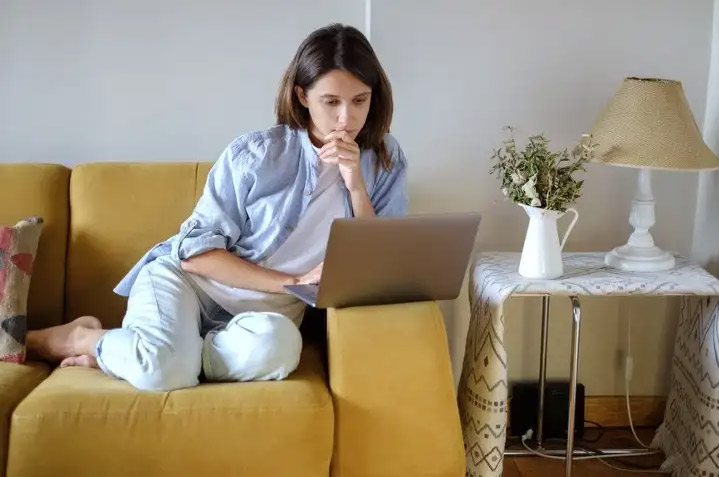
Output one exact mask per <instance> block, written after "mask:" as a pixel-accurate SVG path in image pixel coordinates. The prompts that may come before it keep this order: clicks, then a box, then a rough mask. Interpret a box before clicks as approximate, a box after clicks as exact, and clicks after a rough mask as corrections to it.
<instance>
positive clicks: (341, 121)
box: [337, 107, 349, 129]
mask: <svg viewBox="0 0 719 477" xmlns="http://www.w3.org/2000/svg"><path fill="white" fill-rule="evenodd" d="M348 119H349V111H347V108H346V107H345V108H341V109H340V111H339V114H338V115H337V127H338V129H341V128H343V127H347V122H348Z"/></svg>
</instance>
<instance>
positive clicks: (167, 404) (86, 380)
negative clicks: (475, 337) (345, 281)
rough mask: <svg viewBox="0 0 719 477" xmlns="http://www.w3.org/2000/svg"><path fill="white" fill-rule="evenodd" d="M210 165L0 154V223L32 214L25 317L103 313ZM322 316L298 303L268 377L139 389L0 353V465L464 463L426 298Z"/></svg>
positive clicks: (446, 467) (36, 321)
mask: <svg viewBox="0 0 719 477" xmlns="http://www.w3.org/2000/svg"><path fill="white" fill-rule="evenodd" d="M210 166H211V164H209V163H93V164H84V165H80V166H77V167H75V168H74V169H72V170H70V169H68V168H65V167H63V166H60V165H50V164H1V165H0V224H14V223H15V222H16V221H17V220H18V219H20V218H22V217H26V216H30V215H40V216H42V217H44V219H45V228H44V231H43V235H42V238H41V241H40V248H39V252H38V256H37V261H36V265H35V272H34V276H33V279H32V283H31V290H30V298H29V304H28V316H29V325H30V328H31V329H35V328H40V327H45V326H50V325H55V324H60V323H62V322H65V321H68V320H71V319H73V318H75V317H77V316H79V315H85V314H90V315H95V316H97V317H99V318H100V319H101V320H102V322H103V324H104V325H105V327H116V326H119V325H120V323H121V321H122V316H123V312H124V307H125V299H124V298H122V297H119V296H117V295H114V294H113V293H112V288H113V287H114V285H115V284H116V283H117V282H118V280H119V279H120V278H121V277H122V276H123V274H124V273H125V272H126V271H127V270H128V269H129V268H130V266H131V265H132V264H134V263H135V261H136V260H137V259H138V258H139V257H140V256H141V255H142V253H143V252H144V251H146V250H147V249H148V248H149V247H150V246H151V245H153V244H154V243H156V242H158V241H160V240H162V239H164V238H166V237H168V236H170V235H172V234H174V233H175V232H176V231H177V230H178V227H179V224H180V223H181V222H182V220H184V219H185V218H186V217H187V216H188V215H189V214H190V212H191V211H192V208H193V206H194V204H195V202H196V200H197V199H198V197H199V194H200V193H201V191H202V187H203V185H204V181H205V177H206V175H207V172H208V171H209V168H210ZM324 320H325V316H324V315H321V314H312V315H308V316H306V318H305V324H304V325H303V334H304V336H305V346H304V350H303V354H302V359H301V362H300V365H299V368H298V369H297V371H295V372H294V373H293V374H292V375H291V376H290V377H289V378H288V379H287V380H285V381H281V382H253V383H243V384H238V383H212V384H201V385H200V386H198V387H196V388H192V389H183V390H179V391H173V392H165V393H160V392H158V393H152V392H141V391H137V390H135V389H133V388H132V387H131V386H130V385H128V384H127V383H125V382H123V381H119V380H115V379H113V378H110V377H107V376H105V375H103V374H102V373H101V372H100V371H98V370H94V369H83V368H64V369H59V368H57V369H51V367H49V366H47V365H45V364H43V363H33V362H29V363H27V364H25V365H18V364H11V363H0V474H5V475H7V477H21V476H64V475H68V476H70V475H71V476H73V477H80V476H133V477H139V476H144V475H147V476H185V475H188V476H190V475H198V476H205V475H212V476H215V475H218V476H219V475H221V476H230V475H241V476H327V475H332V476H403V477H405V476H430V475H431V476H461V475H464V452H463V445H462V436H461V431H460V424H459V416H458V412H457V408H456V405H455V402H456V401H455V394H454V389H453V381H452V376H451V370H450V363H449V358H448V356H449V354H448V349H447V340H446V336H445V331H444V326H443V322H442V318H441V315H440V312H439V310H438V308H437V305H436V304H435V303H429V302H428V303H412V304H399V305H389V306H375V307H358V308H348V309H341V310H335V309H331V310H328V312H327V314H326V323H325V321H324ZM305 328H307V329H305ZM308 330H309V331H308ZM312 330H314V331H315V332H314V333H313V332H312ZM317 330H320V331H321V332H320V333H319V335H320V339H318V338H317V335H318V333H317Z"/></svg>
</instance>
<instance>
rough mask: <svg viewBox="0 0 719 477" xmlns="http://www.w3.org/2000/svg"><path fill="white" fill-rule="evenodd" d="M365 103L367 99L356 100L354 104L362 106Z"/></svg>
mask: <svg viewBox="0 0 719 477" xmlns="http://www.w3.org/2000/svg"><path fill="white" fill-rule="evenodd" d="M365 101H367V98H358V99H355V104H362V103H364V102H365Z"/></svg>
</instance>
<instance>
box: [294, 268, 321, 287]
mask: <svg viewBox="0 0 719 477" xmlns="http://www.w3.org/2000/svg"><path fill="white" fill-rule="evenodd" d="M322 265H324V262H320V264H319V265H317V266H316V267H315V268H313V269H312V270H310V271H309V272H307V273H305V274H304V275H301V276H299V277H297V284H298V285H315V284H317V283H319V282H320V277H322Z"/></svg>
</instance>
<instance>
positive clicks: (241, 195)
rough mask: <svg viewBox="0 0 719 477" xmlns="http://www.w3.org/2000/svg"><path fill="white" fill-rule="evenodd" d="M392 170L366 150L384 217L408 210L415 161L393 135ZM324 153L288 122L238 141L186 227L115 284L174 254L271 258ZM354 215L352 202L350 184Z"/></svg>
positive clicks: (365, 164)
mask: <svg viewBox="0 0 719 477" xmlns="http://www.w3.org/2000/svg"><path fill="white" fill-rule="evenodd" d="M385 145H386V147H387V150H388V151H389V153H390V157H391V159H392V164H393V167H392V170H391V171H387V170H385V169H384V168H383V167H382V166H381V165H378V164H377V155H376V154H375V152H374V151H373V150H371V149H369V150H363V151H362V152H361V154H360V159H361V163H362V175H363V177H364V182H365V184H366V187H367V193H368V195H369V198H370V201H371V202H372V205H373V206H374V209H375V213H376V214H377V215H384V216H387V215H404V214H406V213H407V192H406V171H407V161H406V159H405V157H404V153H403V152H402V149H400V147H399V144H398V143H397V140H395V139H394V138H393V137H392V136H391V135H389V134H387V136H385ZM318 172H319V159H318V158H317V154H316V153H315V151H314V149H313V148H312V143H311V142H310V139H309V136H308V134H307V131H306V130H304V129H291V128H289V127H287V126H283V125H280V126H275V127H273V128H270V129H267V130H264V131H258V132H254V133H250V134H246V135H244V136H240V137H239V138H237V139H235V140H234V141H232V143H231V144H230V145H229V146H227V148H226V149H225V150H224V151H223V153H222V154H221V155H220V158H219V159H218V160H217V162H215V164H214V165H213V166H212V169H210V172H209V174H208V176H207V182H206V183H205V188H204V190H203V193H202V196H201V197H200V200H199V201H198V202H197V205H196V206H195V210H194V211H193V212H192V215H190V217H189V218H188V219H187V220H185V222H183V224H182V225H181V226H180V232H179V233H178V234H177V235H175V236H173V237H171V238H170V239H168V240H166V241H164V242H161V243H159V244H157V245H155V246H154V247H153V248H152V249H150V251H149V252H147V253H146V254H145V255H144V256H143V257H142V258H141V259H140V261H139V262H137V264H136V265H135V266H134V267H133V268H132V270H130V272H129V273H128V274H127V275H126V276H125V278H123V279H122V281H121V282H120V283H119V284H118V285H117V287H115V293H117V294H119V295H123V296H128V295H129V294H130V289H131V288H132V285H133V283H135V279H136V278H137V275H138V273H139V272H140V269H141V268H142V267H143V266H144V265H145V264H147V263H149V262H152V261H153V260H155V259H156V258H158V257H160V256H164V255H168V254H171V255H172V256H173V257H174V258H176V259H178V260H185V259H188V258H190V257H192V256H194V255H198V254H201V253H203V252H206V251H208V250H213V249H227V250H229V251H230V252H232V253H234V254H236V255H237V256H239V257H242V258H244V259H246V260H248V261H250V262H253V263H258V262H261V261H262V260H264V259H265V258H267V257H269V256H270V255H272V254H273V253H274V251H275V250H277V248H278V247H279V246H280V245H281V244H282V243H283V242H284V241H285V240H286V239H287V237H288V236H289V235H290V233H292V231H293V230H294V228H295V227H296V226H297V222H298V221H299V219H300V217H301V216H302V214H303V213H304V211H305V209H306V208H307V205H308V204H309V202H310V199H312V192H313V190H314V188H315V184H316V183H317V174H318ZM341 187H342V188H343V189H344V192H345V194H344V198H345V209H346V214H345V215H346V216H348V217H352V216H353V215H354V214H353V212H352V203H351V200H350V195H349V191H348V190H347V188H346V187H344V184H343V183H341Z"/></svg>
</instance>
